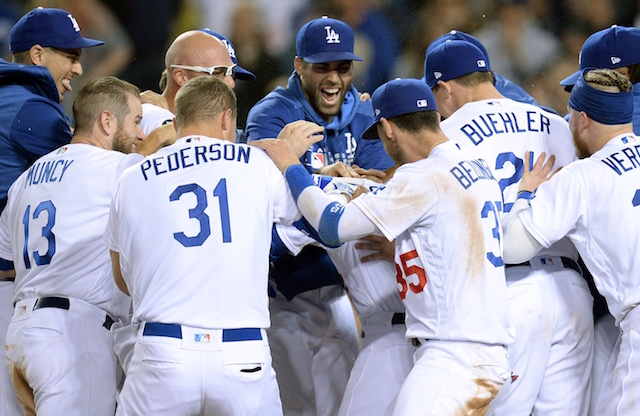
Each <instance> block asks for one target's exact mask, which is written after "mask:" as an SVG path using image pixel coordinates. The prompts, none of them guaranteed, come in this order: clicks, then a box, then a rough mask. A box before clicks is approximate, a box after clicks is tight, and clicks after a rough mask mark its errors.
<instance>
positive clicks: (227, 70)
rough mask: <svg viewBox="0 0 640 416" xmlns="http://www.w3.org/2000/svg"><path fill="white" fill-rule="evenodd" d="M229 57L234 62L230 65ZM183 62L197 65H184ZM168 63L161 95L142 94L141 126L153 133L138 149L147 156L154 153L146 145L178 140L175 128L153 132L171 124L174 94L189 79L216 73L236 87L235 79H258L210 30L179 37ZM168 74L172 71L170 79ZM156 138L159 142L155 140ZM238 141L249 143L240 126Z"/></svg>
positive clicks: (224, 38)
mask: <svg viewBox="0 0 640 416" xmlns="http://www.w3.org/2000/svg"><path fill="white" fill-rule="evenodd" d="M202 33H206V34H208V35H210V36H212V37H213V39H211V38H207V37H206V36H203V35H202ZM215 40H218V41H219V42H215ZM221 45H222V46H224V47H225V48H226V49H227V51H228V56H227V54H226V53H224V51H223V50H222V48H221V47H220V46H221ZM229 59H231V62H232V65H229ZM180 62H191V63H197V64H198V65H195V66H193V65H185V64H181V63H180ZM165 63H166V66H167V69H165V70H164V71H163V72H162V78H161V79H160V88H161V89H162V95H158V94H156V93H155V92H153V91H145V92H144V93H143V94H142V95H143V98H142V102H143V104H142V107H143V111H144V117H143V119H142V128H143V130H144V132H145V134H148V135H150V137H149V139H150V140H148V141H146V143H145V144H144V146H143V147H142V149H140V150H139V153H142V154H145V155H148V154H149V153H152V152H149V151H147V149H146V148H150V149H155V148H157V147H160V146H162V145H169V144H171V143H173V142H174V141H175V130H173V129H165V130H166V131H163V132H162V133H159V132H156V134H153V135H152V134H151V132H152V131H153V130H155V129H157V128H158V127H160V126H163V125H166V124H171V121H172V120H173V106H174V100H175V95H176V93H177V92H178V90H179V89H180V87H181V86H182V85H184V83H185V82H186V81H188V80H189V79H191V78H193V77H196V76H203V75H214V76H217V77H219V78H220V79H222V80H224V81H225V82H226V83H227V84H228V85H229V86H230V87H231V88H235V80H236V79H240V80H245V81H253V80H255V78H256V76H255V75H254V74H253V73H251V72H249V71H247V70H246V69H244V68H242V67H240V66H238V59H237V57H236V51H235V49H234V47H233V44H232V43H231V41H230V40H229V39H227V38H226V37H224V36H222V35H221V34H220V33H216V32H213V31H211V30H210V29H201V30H191V31H188V32H185V33H183V34H181V35H180V36H178V37H177V38H176V39H175V40H174V41H173V43H172V44H171V46H169V49H168V50H167V53H166V56H165ZM188 68H191V69H188ZM210 72H211V73H210ZM168 74H171V77H170V78H171V81H169V76H168ZM156 140H159V141H160V142H159V143H153V142H155V141H156ZM236 142H239V143H244V142H246V137H245V134H244V131H243V130H241V129H237V130H236Z"/></svg>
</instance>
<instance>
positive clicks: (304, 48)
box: [296, 16, 362, 64]
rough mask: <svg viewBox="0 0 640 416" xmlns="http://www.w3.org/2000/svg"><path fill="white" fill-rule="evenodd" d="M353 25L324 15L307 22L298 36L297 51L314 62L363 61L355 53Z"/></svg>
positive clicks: (301, 56) (300, 56) (308, 60)
mask: <svg viewBox="0 0 640 416" xmlns="http://www.w3.org/2000/svg"><path fill="white" fill-rule="evenodd" d="M354 38H355V36H354V34H353V30H352V29H351V27H350V26H349V25H348V24H346V23H345V22H342V21H340V20H337V19H332V18H329V17H327V16H322V17H320V18H318V19H314V20H312V21H310V22H307V23H306V24H305V25H304V26H302V28H300V31H299V32H298V36H297V37H296V53H297V54H298V57H299V58H302V59H304V60H305V61H306V62H309V63H312V64H320V63H325V62H333V61H362V58H360V57H359V56H358V55H356V54H354V53H353V44H354Z"/></svg>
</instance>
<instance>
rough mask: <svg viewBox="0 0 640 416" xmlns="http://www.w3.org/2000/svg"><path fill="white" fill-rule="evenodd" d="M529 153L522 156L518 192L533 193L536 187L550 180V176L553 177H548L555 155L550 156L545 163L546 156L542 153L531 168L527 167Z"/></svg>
mask: <svg viewBox="0 0 640 416" xmlns="http://www.w3.org/2000/svg"><path fill="white" fill-rule="evenodd" d="M530 153H531V152H528V151H527V152H525V154H524V172H523V174H522V179H521V180H520V186H519V188H518V192H521V191H528V192H533V191H535V190H536V188H537V187H538V186H540V185H541V184H542V183H544V182H546V181H548V180H549V179H551V176H553V175H551V176H549V172H551V169H552V168H553V164H554V163H555V161H556V157H555V155H551V156H550V157H549V159H548V160H547V161H546V163H545V159H546V157H547V154H546V153H545V152H542V153H541V154H540V156H539V157H538V159H537V160H536V163H535V164H534V165H533V167H529V159H530V158H531V156H530ZM556 172H557V171H556ZM554 174H555V172H554Z"/></svg>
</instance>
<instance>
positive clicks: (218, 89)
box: [175, 76, 237, 126]
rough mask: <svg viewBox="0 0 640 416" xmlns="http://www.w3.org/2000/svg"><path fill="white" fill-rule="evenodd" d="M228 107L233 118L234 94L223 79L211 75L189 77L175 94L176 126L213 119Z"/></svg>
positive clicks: (235, 105) (234, 115) (234, 110)
mask: <svg viewBox="0 0 640 416" xmlns="http://www.w3.org/2000/svg"><path fill="white" fill-rule="evenodd" d="M228 109H231V116H232V118H233V119H235V118H236V116H237V100H236V94H235V93H234V92H233V90H232V89H231V87H229V86H228V85H227V84H226V83H225V82H224V81H221V80H219V79H218V78H216V77H213V76H209V77H207V76H204V77H196V78H193V79H190V80H189V81H188V82H187V83H186V84H184V85H183V86H182V87H181V88H180V89H179V90H178V93H177V94H176V99H175V115H176V124H177V125H178V126H186V125H190V124H196V123H200V122H202V121H207V120H213V119H214V118H215V117H216V116H217V115H218V114H220V113H223V112H225V111H226V110H228Z"/></svg>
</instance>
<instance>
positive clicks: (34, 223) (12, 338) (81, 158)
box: [0, 77, 144, 415]
mask: <svg viewBox="0 0 640 416" xmlns="http://www.w3.org/2000/svg"><path fill="white" fill-rule="evenodd" d="M73 113H74V118H75V120H76V129H75V132H74V135H73V138H72V139H71V143H70V144H68V145H66V146H63V147H60V148H59V149H57V150H54V151H53V152H51V153H49V154H47V155H45V156H43V157H41V158H40V159H38V160H36V161H35V163H34V164H33V165H32V166H31V167H30V168H29V170H27V171H26V172H24V173H23V174H22V175H20V177H18V179H17V180H16V181H15V182H14V184H13V185H12V186H11V188H10V189H9V194H8V202H7V206H6V208H5V209H4V211H3V212H2V216H1V217H0V258H2V259H5V260H11V261H13V264H14V266H15V273H16V280H15V295H14V297H13V304H14V305H15V307H14V313H13V317H12V319H11V323H10V324H9V330H8V333H7V340H6V355H7V363H8V367H9V374H10V377H11V381H12V383H13V386H14V390H15V392H16V395H17V397H18V401H19V402H20V404H21V406H22V408H23V409H24V413H25V414H86V415H113V414H114V412H115V406H116V356H115V354H114V352H113V332H112V328H111V327H112V325H113V324H114V322H117V321H119V320H121V319H123V318H125V317H126V316H127V315H128V309H129V308H128V305H129V301H128V297H127V296H125V295H124V294H122V293H121V292H120V291H119V290H118V288H117V287H116V285H115V282H114V280H113V276H112V272H111V258H110V255H109V250H108V249H107V247H106V246H105V245H104V244H103V242H102V235H103V234H104V230H105V228H106V224H107V218H108V215H109V206H110V203H111V195H112V193H113V190H114V188H115V180H116V179H117V178H118V177H119V174H120V173H121V172H122V170H124V169H125V168H126V167H128V166H130V165H132V164H133V163H135V162H137V161H140V160H141V159H142V156H140V155H137V154H133V155H126V154H125V153H131V152H132V151H133V149H134V148H135V146H136V145H137V144H139V143H140V142H141V141H142V140H143V139H144V134H143V133H142V129H141V128H140V120H141V119H142V104H141V103H140V96H139V91H138V88H137V87H135V86H134V85H131V84H129V83H128V82H125V81H121V80H119V79H117V78H114V77H107V78H101V79H97V80H93V81H91V82H89V83H88V84H87V85H85V86H84V87H83V88H82V89H81V90H80V92H79V93H78V96H77V97H76V99H75V102H74V106H73Z"/></svg>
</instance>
